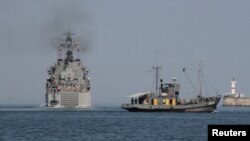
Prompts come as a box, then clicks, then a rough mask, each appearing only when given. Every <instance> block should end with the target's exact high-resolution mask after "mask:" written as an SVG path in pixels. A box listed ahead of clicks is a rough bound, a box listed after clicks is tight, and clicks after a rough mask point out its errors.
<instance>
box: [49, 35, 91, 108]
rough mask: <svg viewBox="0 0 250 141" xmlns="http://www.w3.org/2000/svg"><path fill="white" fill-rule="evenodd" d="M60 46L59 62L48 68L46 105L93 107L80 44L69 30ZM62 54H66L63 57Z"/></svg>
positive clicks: (53, 106) (56, 106)
mask: <svg viewBox="0 0 250 141" xmlns="http://www.w3.org/2000/svg"><path fill="white" fill-rule="evenodd" d="M64 35H65V36H66V38H65V40H64V41H63V43H61V44H60V45H59V46H58V59H57V62H56V63H55V64H54V65H52V66H51V67H50V68H49V69H48V78H47V82H46V94H45V101H46V107H52V108H63V107H65V108H86V107H91V93H90V78H89V76H88V70H87V68H86V67H85V66H84V65H83V64H82V62H81V60H80V58H75V56H74V53H77V54H78V55H79V53H80V44H79V43H78V42H77V41H75V40H73V38H72V36H73V33H71V32H67V33H65V34H64ZM62 54H65V56H64V58H63V59H62V57H61V56H62Z"/></svg>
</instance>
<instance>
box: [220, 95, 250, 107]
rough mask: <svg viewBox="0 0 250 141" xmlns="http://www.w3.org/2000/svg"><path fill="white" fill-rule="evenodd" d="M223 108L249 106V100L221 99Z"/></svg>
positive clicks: (236, 98)
mask: <svg viewBox="0 0 250 141" xmlns="http://www.w3.org/2000/svg"><path fill="white" fill-rule="evenodd" d="M223 106H250V98H245V97H244V98H238V97H227V96H225V97H224V98H223Z"/></svg>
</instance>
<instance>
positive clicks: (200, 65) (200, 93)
mask: <svg viewBox="0 0 250 141" xmlns="http://www.w3.org/2000/svg"><path fill="white" fill-rule="evenodd" d="M201 79H202V64H201V63H200V64H199V87H200V90H199V95H200V96H202V86H201V81H202V80H201Z"/></svg>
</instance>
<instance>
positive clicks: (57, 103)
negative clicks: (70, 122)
mask: <svg viewBox="0 0 250 141" xmlns="http://www.w3.org/2000/svg"><path fill="white" fill-rule="evenodd" d="M46 101H47V102H48V103H47V106H46V107H50V108H90V107H91V98H90V93H74V92H68V93H57V94H56V95H55V98H54V95H53V94H48V96H47V100H46Z"/></svg>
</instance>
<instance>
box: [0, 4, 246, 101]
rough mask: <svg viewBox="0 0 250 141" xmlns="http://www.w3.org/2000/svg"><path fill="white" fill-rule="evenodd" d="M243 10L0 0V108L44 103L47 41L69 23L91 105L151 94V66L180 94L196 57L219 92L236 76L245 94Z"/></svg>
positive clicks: (50, 56)
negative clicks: (81, 47) (186, 71)
mask: <svg viewBox="0 0 250 141" xmlns="http://www.w3.org/2000/svg"><path fill="white" fill-rule="evenodd" d="M249 13H250V1H248V0H240V1H238V0H154V1H153V0H134V1H127V0H105V1H104V0H86V1H83V0H81V1H80V0H79V1H77V0H73V1H68V0H22V1H20V0H1V1H0V44H1V45H0V60H1V62H0V66H1V68H0V91H1V92H0V104H43V103H44V101H45V83H46V78H47V68H48V67H49V66H50V65H52V64H54V63H55V62H56V59H57V54H56V50H55V49H54V48H55V47H52V46H53V45H54V43H53V41H54V40H55V39H56V38H57V37H58V36H60V35H61V34H62V33H64V32H66V31H67V29H68V23H70V24H71V29H72V31H73V32H75V33H76V36H79V37H78V38H80V39H83V40H85V41H84V42H82V44H84V45H85V46H87V47H88V48H89V49H88V50H87V51H86V52H84V53H83V54H81V59H82V60H83V61H84V63H85V64H86V66H87V67H88V68H89V70H90V77H91V86H92V102H93V103H95V104H97V105H120V104H121V103H122V102H124V101H126V98H125V97H126V96H127V95H130V94H133V93H136V92H143V91H150V90H154V85H153V84H154V82H153V75H154V73H153V72H152V71H151V72H149V71H150V70H151V68H152V66H153V65H155V64H156V63H158V64H159V65H161V66H162V67H163V69H162V71H161V76H162V77H163V79H164V80H165V81H170V80H171V78H172V77H173V76H175V77H177V81H178V82H179V83H181V84H182V86H181V90H182V92H183V93H185V89H184V88H185V87H184V86H183V85H185V81H184V78H185V77H184V75H183V74H182V68H183V67H195V66H198V64H199V62H200V60H201V61H202V64H203V70H204V74H205V76H206V78H207V79H208V80H209V81H210V82H211V83H212V85H213V86H214V87H215V88H216V89H218V90H219V92H220V93H221V94H223V93H226V92H229V91H230V81H231V79H232V78H233V77H235V78H236V80H237V82H238V83H237V91H238V92H243V93H245V95H247V96H250V88H249V85H250V76H249V72H250V63H249V60H250V59H249V58H250V55H249V53H250V16H249ZM156 52H158V53H156ZM192 78H193V77H192ZM208 89H209V90H211V88H209V86H208ZM212 92H214V91H211V95H213V93H212ZM181 96H184V95H181Z"/></svg>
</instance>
